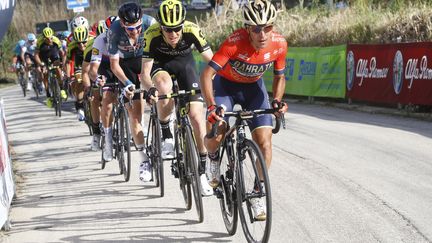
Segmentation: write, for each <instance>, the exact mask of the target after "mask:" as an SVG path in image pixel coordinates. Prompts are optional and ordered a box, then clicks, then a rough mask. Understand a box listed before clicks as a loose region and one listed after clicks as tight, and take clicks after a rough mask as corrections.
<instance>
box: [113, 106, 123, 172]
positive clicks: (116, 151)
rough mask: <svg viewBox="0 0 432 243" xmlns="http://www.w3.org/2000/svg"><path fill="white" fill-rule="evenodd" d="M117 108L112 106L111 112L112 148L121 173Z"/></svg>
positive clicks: (121, 158) (121, 155)
mask: <svg viewBox="0 0 432 243" xmlns="http://www.w3.org/2000/svg"><path fill="white" fill-rule="evenodd" d="M119 112H120V111H119V109H118V108H116V107H114V109H113V114H114V124H113V138H112V139H113V149H114V157H115V159H116V160H117V162H118V165H119V171H120V175H121V174H123V166H122V164H123V162H122V160H123V154H122V152H121V151H122V150H121V147H122V146H121V142H120V132H119V127H120V117H119V116H120V114H119Z"/></svg>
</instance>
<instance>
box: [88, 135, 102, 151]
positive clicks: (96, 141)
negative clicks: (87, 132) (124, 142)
mask: <svg viewBox="0 0 432 243" xmlns="http://www.w3.org/2000/svg"><path fill="white" fill-rule="evenodd" d="M100 139H101V135H97V134H94V135H93V138H92V142H91V145H90V149H91V150H92V151H98V150H99V149H100Z"/></svg>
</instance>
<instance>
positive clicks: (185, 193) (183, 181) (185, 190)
mask: <svg viewBox="0 0 432 243" xmlns="http://www.w3.org/2000/svg"><path fill="white" fill-rule="evenodd" d="M174 130H175V132H174V134H176V135H175V136H174V138H175V144H176V146H175V147H176V149H175V151H176V158H177V162H176V165H175V166H177V172H178V179H179V184H180V190H181V194H182V197H183V200H184V202H185V206H186V210H191V208H192V192H191V191H192V190H191V184H190V181H188V179H187V175H186V168H185V156H184V154H183V153H182V152H181V148H182V147H183V144H184V143H183V139H182V138H180V137H179V136H181V135H180V133H179V129H178V128H177V126H175V127H174Z"/></svg>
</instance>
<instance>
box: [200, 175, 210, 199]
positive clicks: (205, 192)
mask: <svg viewBox="0 0 432 243" xmlns="http://www.w3.org/2000/svg"><path fill="white" fill-rule="evenodd" d="M200 180H201V195H202V196H203V197H208V196H212V195H213V187H211V186H210V185H209V183H208V181H207V176H206V174H205V173H204V174H202V175H201V176H200Z"/></svg>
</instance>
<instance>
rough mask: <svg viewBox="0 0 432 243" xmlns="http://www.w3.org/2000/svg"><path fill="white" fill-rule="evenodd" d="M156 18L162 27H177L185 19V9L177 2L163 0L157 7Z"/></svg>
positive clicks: (175, 0) (174, 0)
mask: <svg viewBox="0 0 432 243" xmlns="http://www.w3.org/2000/svg"><path fill="white" fill-rule="evenodd" d="M157 17H158V21H159V23H160V24H161V25H162V26H168V27H174V26H179V25H181V24H183V22H184V20H185V18H186V9H185V8H184V7H183V4H182V3H181V2H180V1H178V0H165V1H163V2H162V3H161V5H160V6H159V11H158V13H157Z"/></svg>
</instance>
